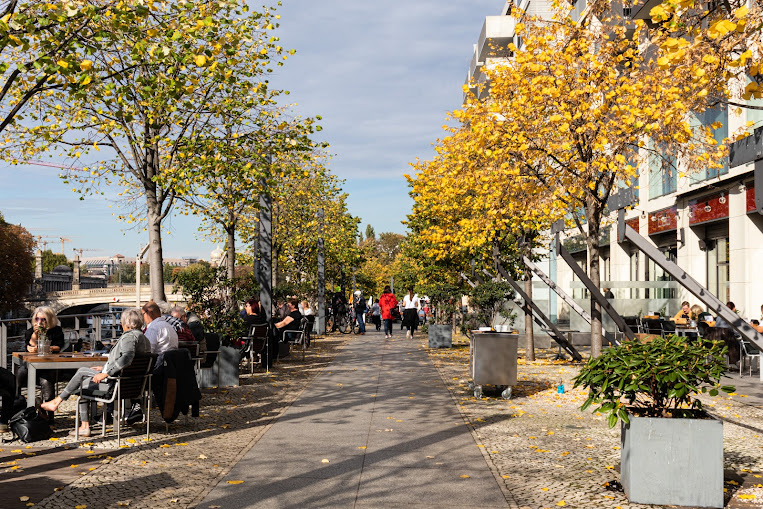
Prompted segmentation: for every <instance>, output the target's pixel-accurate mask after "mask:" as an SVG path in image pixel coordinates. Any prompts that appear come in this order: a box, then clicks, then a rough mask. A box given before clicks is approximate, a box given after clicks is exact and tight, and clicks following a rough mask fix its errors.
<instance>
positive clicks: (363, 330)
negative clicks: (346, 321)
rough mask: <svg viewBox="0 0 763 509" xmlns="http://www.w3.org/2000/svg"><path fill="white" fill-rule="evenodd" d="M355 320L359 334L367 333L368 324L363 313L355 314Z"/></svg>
mask: <svg viewBox="0 0 763 509" xmlns="http://www.w3.org/2000/svg"><path fill="white" fill-rule="evenodd" d="M355 320H356V321H357V322H358V332H359V333H361V334H365V333H366V322H365V321H364V320H363V313H355Z"/></svg>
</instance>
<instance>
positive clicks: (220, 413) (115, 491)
mask: <svg viewBox="0 0 763 509" xmlns="http://www.w3.org/2000/svg"><path fill="white" fill-rule="evenodd" d="M349 338H350V336H344V335H334V336H328V337H326V338H320V339H318V340H317V341H315V342H314V343H313V345H314V346H313V348H312V349H311V350H310V351H308V353H307V355H306V357H305V360H304V361H302V360H301V355H299V354H297V355H291V356H289V357H288V358H286V359H285V360H284V361H282V362H279V363H277V364H276V365H275V367H274V369H273V370H271V372H270V373H269V374H266V373H265V372H264V371H259V372H258V370H255V373H254V375H249V374H248V369H247V370H243V369H242V373H243V372H245V374H242V376H241V383H242V385H241V386H240V387H236V388H229V389H222V390H221V391H220V394H219V395H218V394H217V393H216V391H215V390H214V389H209V390H206V389H205V390H204V397H203V399H202V401H201V412H200V416H199V418H188V420H187V422H186V419H185V417H184V416H182V415H181V416H180V418H179V419H178V420H177V421H176V422H174V423H171V424H170V425H169V431H168V432H165V429H164V423H163V421H161V418H160V416H159V413H158V411H157V410H154V412H153V413H152V416H151V422H152V425H151V439H150V441H146V440H145V433H141V427H140V425H136V426H135V427H134V428H133V429H132V430H129V431H128V433H127V436H126V441H124V440H123V445H122V449H116V447H117V444H116V437H115V436H113V434H112V433H107V436H106V439H105V440H103V439H101V437H100V436H94V437H92V438H90V439H87V440H88V441H84V440H83V441H82V442H81V443H80V444H79V447H80V448H83V449H87V450H88V451H92V452H91V453H90V454H94V455H96V456H99V463H98V464H97V465H98V466H97V467H92V466H90V465H88V466H87V467H85V466H83V467H81V468H80V467H79V465H76V464H72V465H71V468H74V469H78V470H81V472H79V473H80V474H81V475H80V477H79V478H78V479H76V480H75V481H74V482H71V484H68V485H66V486H50V492H51V493H52V494H51V495H50V496H48V497H47V498H45V499H44V500H42V501H40V502H38V503H36V504H34V502H32V501H31V499H30V501H29V502H27V504H30V503H31V504H34V507H35V508H39V509H64V508H66V509H73V508H79V509H83V508H85V507H89V508H111V507H131V508H152V509H156V508H178V507H193V506H194V503H195V501H196V500H201V499H202V498H203V497H204V495H205V494H206V493H207V492H208V491H209V490H210V489H211V488H212V487H213V486H214V485H215V484H217V482H218V481H219V479H221V478H222V476H223V475H224V474H225V473H226V472H227V471H228V470H229V469H230V468H231V467H232V466H233V465H234V464H235V463H236V462H237V461H238V459H239V458H240V457H242V456H243V454H244V453H245V452H246V451H247V450H249V449H250V448H251V447H252V446H253V445H254V443H256V441H257V439H258V438H259V437H260V436H261V435H262V434H263V433H264V432H265V430H266V429H267V428H268V425H270V424H271V423H272V422H273V421H274V420H275V419H276V418H277V417H278V416H279V415H280V414H281V413H282V412H283V411H284V410H285V409H286V408H288V406H289V405H290V404H291V402H292V401H294V399H295V398H296V397H297V396H298V395H299V393H300V392H301V391H302V390H303V389H304V388H305V387H306V386H307V385H308V384H309V383H310V381H311V380H312V379H313V378H314V377H315V376H316V375H317V374H318V373H319V372H320V371H321V370H322V369H323V368H324V367H325V366H326V365H327V364H328V363H329V362H330V361H331V360H332V359H333V358H334V356H335V355H336V353H337V351H338V350H339V349H340V348H341V346H342V345H343V344H344V342H345V341H346V340H348V339H349ZM62 409H63V411H62V412H61V413H60V416H57V417H56V420H57V424H58V430H60V431H58V432H57V433H56V435H55V436H54V437H53V439H51V440H50V441H48V442H42V443H35V444H33V445H34V446H35V448H38V447H77V446H78V444H77V443H75V442H73V439H70V438H68V437H67V436H66V435H67V433H68V431H70V430H71V429H73V426H74V398H72V399H71V400H69V401H68V402H67V404H66V405H65V406H62ZM143 429H144V428H143ZM3 436H4V438H8V437H9V435H7V434H5V435H3ZM298 439H299V437H295V440H298ZM26 447H27V444H19V443H18V442H14V443H11V444H8V445H5V444H4V445H3V446H2V447H0V449H2V450H3V451H4V452H10V450H19V449H20V450H24V451H26V450H28V449H25V448H26ZM116 453H119V454H116ZM24 462H25V459H24V458H23V457H21V458H18V459H16V461H15V462H14V464H13V465H10V464H0V472H2V473H3V475H4V476H6V475H23V474H24V467H25V464H24ZM14 467H15V468H14ZM30 470H31V469H30ZM41 474H42V475H44V472H42V473H41ZM42 482H46V481H45V479H44V478H43V480H42ZM54 488H55V489H57V491H55V492H53V490H54ZM18 496H19V497H24V496H26V495H25V494H24V493H18Z"/></svg>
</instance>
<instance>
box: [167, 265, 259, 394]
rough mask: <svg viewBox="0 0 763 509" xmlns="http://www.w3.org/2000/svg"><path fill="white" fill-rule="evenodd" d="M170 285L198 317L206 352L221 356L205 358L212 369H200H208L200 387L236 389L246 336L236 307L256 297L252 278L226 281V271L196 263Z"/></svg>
mask: <svg viewBox="0 0 763 509" xmlns="http://www.w3.org/2000/svg"><path fill="white" fill-rule="evenodd" d="M173 281H174V283H175V287H176V288H175V291H180V292H181V293H182V294H183V296H184V297H185V298H186V301H187V302H188V310H189V311H193V312H195V313H196V314H197V315H198V316H199V318H200V320H201V322H202V324H203V326H204V330H205V331H206V334H205V336H206V340H207V349H208V350H209V351H219V352H220V353H219V355H217V356H216V358H214V359H212V358H210V357H212V356H208V357H207V358H208V364H212V362H214V363H215V364H214V365H204V366H202V367H204V368H207V367H209V368H211V369H205V370H204V371H203V372H202V381H201V385H202V387H214V386H220V387H229V386H234V385H238V377H239V364H240V362H241V344H240V338H241V337H242V336H245V335H246V333H247V331H246V326H245V324H244V321H243V319H242V318H241V316H240V309H239V303H240V302H242V301H244V300H246V299H248V298H250V297H252V296H253V295H256V294H257V293H258V291H259V290H258V287H257V284H256V282H255V281H254V277H253V275H252V274H246V275H242V276H238V277H236V278H234V279H233V280H229V279H228V277H227V270H226V268H225V267H217V268H215V267H212V266H210V265H209V264H207V263H198V264H193V265H190V266H189V267H187V268H186V269H183V270H181V271H178V272H177V273H175V274H173ZM217 364H219V373H220V376H219V380H218V379H217V373H218V369H217Z"/></svg>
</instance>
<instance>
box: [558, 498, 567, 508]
mask: <svg viewBox="0 0 763 509" xmlns="http://www.w3.org/2000/svg"><path fill="white" fill-rule="evenodd" d="M556 505H558V506H559V507H564V506H566V505H567V503H566V502H565V501H564V500H560V501H559V502H557V503H556Z"/></svg>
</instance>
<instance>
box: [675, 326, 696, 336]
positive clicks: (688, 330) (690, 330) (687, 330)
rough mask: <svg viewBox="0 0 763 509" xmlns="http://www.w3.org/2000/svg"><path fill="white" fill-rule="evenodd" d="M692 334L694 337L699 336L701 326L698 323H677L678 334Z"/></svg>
mask: <svg viewBox="0 0 763 509" xmlns="http://www.w3.org/2000/svg"><path fill="white" fill-rule="evenodd" d="M690 334H692V335H694V337H698V336H699V328H698V327H697V326H696V325H695V326H693V327H692V326H691V325H686V324H679V323H677V324H676V336H682V337H686V336H688V335H690Z"/></svg>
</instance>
